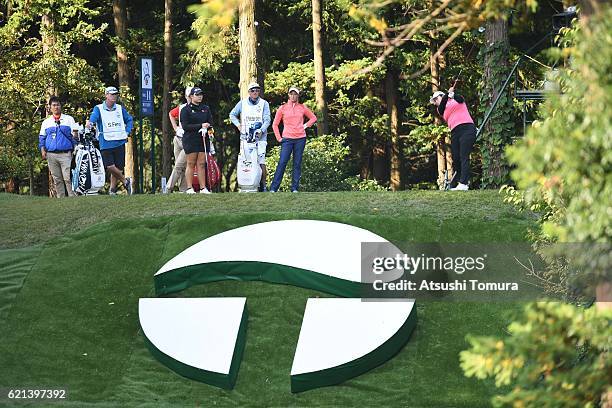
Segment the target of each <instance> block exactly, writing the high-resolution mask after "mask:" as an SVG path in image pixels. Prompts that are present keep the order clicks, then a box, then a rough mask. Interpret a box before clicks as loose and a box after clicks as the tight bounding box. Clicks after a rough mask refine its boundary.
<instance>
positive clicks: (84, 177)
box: [72, 128, 106, 195]
mask: <svg viewBox="0 0 612 408" xmlns="http://www.w3.org/2000/svg"><path fill="white" fill-rule="evenodd" d="M94 138H95V129H94V128H92V129H86V130H85V131H84V132H83V133H82V134H81V143H80V144H79V145H78V146H77V151H76V157H75V163H76V167H75V168H74V169H73V170H72V190H73V191H74V192H75V193H76V194H77V195H94V194H98V191H99V190H100V189H101V188H102V187H104V183H105V181H106V180H105V172H104V163H103V161H102V155H101V154H100V151H99V150H98V149H96V147H95V146H94V145H93V140H94Z"/></svg>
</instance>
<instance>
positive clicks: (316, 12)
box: [312, 0, 329, 135]
mask: <svg viewBox="0 0 612 408" xmlns="http://www.w3.org/2000/svg"><path fill="white" fill-rule="evenodd" d="M323 1H324V0H312V41H313V49H314V72H315V100H316V102H317V114H318V120H317V130H318V133H319V134H320V135H326V134H328V133H329V117H328V113H327V100H326V99H325V89H326V86H325V64H324V62H323V23H322V21H323V19H322V16H321V13H322V9H323Z"/></svg>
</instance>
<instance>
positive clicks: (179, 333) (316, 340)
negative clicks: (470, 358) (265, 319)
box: [139, 220, 416, 392]
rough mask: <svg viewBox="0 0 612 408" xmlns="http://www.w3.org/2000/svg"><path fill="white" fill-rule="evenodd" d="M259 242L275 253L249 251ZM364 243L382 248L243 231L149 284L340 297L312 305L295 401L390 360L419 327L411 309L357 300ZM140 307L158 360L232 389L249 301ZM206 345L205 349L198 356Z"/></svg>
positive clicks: (319, 228)
mask: <svg viewBox="0 0 612 408" xmlns="http://www.w3.org/2000/svg"><path fill="white" fill-rule="evenodd" d="M257 242H266V243H274V245H265V246H262V245H254V243H257ZM363 242H379V243H388V241H387V240H385V239H384V238H382V237H380V236H378V235H376V234H374V233H372V232H370V231H367V230H365V229H362V228H357V227H354V226H351V225H347V224H341V223H336V222H327V221H314V220H286V221H272V222H265V223H260V224H253V225H247V226H245V227H241V228H237V229H233V230H229V231H225V232H223V233H220V234H217V235H214V236H212V237H210V238H207V239H205V240H203V241H200V242H199V243H197V244H195V245H192V246H191V247H189V248H187V249H186V250H184V251H183V252H181V253H180V254H178V255H177V256H175V257H174V258H172V259H171V260H170V261H168V262H167V263H166V264H165V265H164V266H162V268H161V269H160V270H159V271H158V272H157V273H156V274H155V277H154V280H155V287H156V292H157V294H158V295H161V294H167V293H172V292H176V291H179V290H182V289H185V288H187V287H189V286H191V285H193V284H197V283H206V282H212V281H218V280H223V279H241V280H263V281H268V282H273V283H284V284H289V285H294V286H301V287H305V288H310V289H316V290H320V291H323V292H327V293H331V294H335V295H338V296H343V297H344V298H324V299H319V298H316V299H308V302H307V305H306V309H305V312H304V318H303V321H302V328H301V330H300V335H299V339H298V343H297V347H296V352H295V356H294V360H293V366H292V368H291V390H292V391H293V392H300V391H305V390H308V389H312V388H317V387H321V386H326V385H333V384H338V383H340V382H343V381H345V380H347V379H349V378H352V377H355V376H357V375H360V374H362V373H364V372H366V371H368V370H370V369H372V368H374V367H376V366H378V365H380V364H382V363H384V362H385V361H387V360H388V359H390V358H391V357H392V356H393V355H394V354H395V353H397V352H398V351H399V350H400V349H401V347H402V346H403V345H404V344H405V343H406V342H407V341H408V338H409V336H410V333H411V331H412V329H413V328H414V326H415V324H416V308H415V307H414V302H411V301H402V302H362V301H361V299H360V298H359V297H358V296H359V293H360V290H361V288H362V287H363V284H364V282H362V281H361V257H362V254H361V249H362V245H361V244H362V243H363ZM389 246H390V247H393V246H392V245H389ZM393 248H394V250H397V248H395V247H393ZM398 251H399V250H398ZM397 277H399V276H395V277H392V278H397ZM140 302H141V303H140V308H139V314H140V319H141V327H142V329H143V333H144V335H145V337H146V339H147V344H148V345H149V348H150V349H151V351H152V353H153V354H154V355H155V357H156V358H157V359H158V360H160V361H161V362H162V363H164V364H165V365H167V366H168V367H170V368H171V369H173V370H175V371H176V372H178V373H179V374H181V375H184V376H186V377H189V378H193V379H196V380H199V381H203V382H206V383H209V384H212V385H216V386H220V387H223V388H232V387H233V386H234V383H235V380H236V375H237V371H238V368H239V364H240V359H241V353H242V349H243V348H244V342H245V338H244V336H243V335H242V334H241V333H244V330H243V328H244V327H245V326H246V315H247V307H246V299H245V298H227V299H225V298H214V299H183V298H153V299H141V301H140ZM230 304H231V305H233V306H228V305H230ZM164 308H168V309H167V310H166V309H164ZM160 310H163V311H161V312H160ZM160 316H162V317H160ZM192 331H193V333H192ZM186 336H187V337H189V338H190V339H191V340H194V339H197V338H200V339H201V341H199V340H194V341H195V343H193V344H192V346H193V347H191V346H190V347H187V346H186V345H185V343H184V340H182V339H184V338H185V337H186ZM215 336H217V337H215ZM204 342H205V343H206V347H198V344H200V345H202V344H203V343H204ZM228 344H230V345H231V347H228ZM204 349H206V350H204ZM270 357H272V356H270ZM220 360H223V361H220ZM220 367H222V369H221V368H220Z"/></svg>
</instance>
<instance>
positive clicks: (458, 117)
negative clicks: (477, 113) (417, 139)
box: [429, 87, 476, 191]
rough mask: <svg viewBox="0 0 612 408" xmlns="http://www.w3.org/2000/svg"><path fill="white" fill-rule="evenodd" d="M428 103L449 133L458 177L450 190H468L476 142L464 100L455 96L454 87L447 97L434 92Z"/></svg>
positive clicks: (472, 124)
mask: <svg viewBox="0 0 612 408" xmlns="http://www.w3.org/2000/svg"><path fill="white" fill-rule="evenodd" d="M429 102H431V103H432V104H434V105H436V111H437V112H438V114H439V115H440V116H442V118H444V120H445V121H446V123H447V124H448V127H449V128H450V131H451V152H452V155H453V171H454V172H455V174H456V175H458V176H459V184H457V186H456V187H454V188H451V190H453V191H466V190H469V187H468V182H469V180H470V153H471V152H472V149H473V148H474V142H475V141H476V126H475V125H474V120H472V117H471V116H470V113H469V112H468V109H467V105H466V103H465V99H464V98H463V97H462V96H461V95H457V94H455V87H451V88H450V89H449V90H448V95H446V94H444V92H441V91H436V92H434V94H433V95H432V97H431V98H430V99H429Z"/></svg>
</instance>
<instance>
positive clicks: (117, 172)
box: [86, 86, 134, 195]
mask: <svg viewBox="0 0 612 408" xmlns="http://www.w3.org/2000/svg"><path fill="white" fill-rule="evenodd" d="M104 94H105V100H104V102H102V103H101V104H99V105H96V106H95V107H94V109H93V112H91V116H90V117H89V120H88V121H87V125H86V126H87V127H91V125H92V123H95V125H96V128H97V129H98V138H99V140H100V153H102V160H103V161H104V167H105V168H106V169H107V170H108V171H109V172H110V174H111V182H110V190H109V194H110V195H115V194H117V182H118V181H121V182H122V183H123V186H124V187H125V189H126V190H127V193H128V194H130V195H131V194H132V182H131V180H130V179H129V178H125V177H124V176H123V168H124V167H125V143H126V142H127V138H128V136H129V134H130V132H131V131H132V127H133V125H134V120H133V119H132V116H130V114H129V113H128V111H127V110H126V109H125V108H124V107H123V106H121V105H119V104H118V103H117V98H118V95H119V91H118V90H117V88H115V87H114V86H109V87H108V88H106V90H105V91H104Z"/></svg>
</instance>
